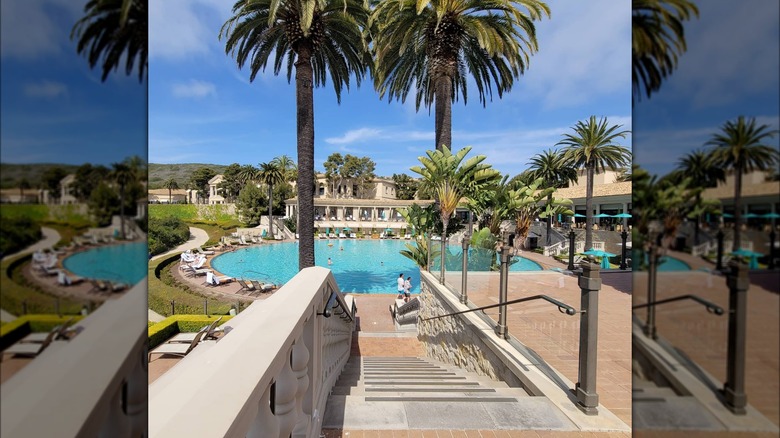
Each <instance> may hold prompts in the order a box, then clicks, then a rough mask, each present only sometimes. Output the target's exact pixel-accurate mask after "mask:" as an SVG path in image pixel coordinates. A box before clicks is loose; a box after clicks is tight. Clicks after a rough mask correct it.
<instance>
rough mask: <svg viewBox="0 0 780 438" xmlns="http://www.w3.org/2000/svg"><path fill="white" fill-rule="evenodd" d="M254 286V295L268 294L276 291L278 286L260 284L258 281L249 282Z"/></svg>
mask: <svg viewBox="0 0 780 438" xmlns="http://www.w3.org/2000/svg"><path fill="white" fill-rule="evenodd" d="M249 281H250V282H251V283H252V286H254V288H255V291H254V292H253V293H266V292H271V291H272V290H274V289H276V285H275V284H273V283H260V282H258V281H256V280H249ZM250 295H251V294H250Z"/></svg>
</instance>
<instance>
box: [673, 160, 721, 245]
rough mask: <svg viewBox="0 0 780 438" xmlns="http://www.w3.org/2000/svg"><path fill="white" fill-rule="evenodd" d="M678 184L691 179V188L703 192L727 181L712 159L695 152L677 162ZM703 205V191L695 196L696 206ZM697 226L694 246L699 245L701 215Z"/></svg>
mask: <svg viewBox="0 0 780 438" xmlns="http://www.w3.org/2000/svg"><path fill="white" fill-rule="evenodd" d="M675 173H676V174H677V175H676V176H677V177H676V178H675V179H676V180H677V182H681V181H682V180H683V179H685V178H689V179H690V181H691V184H690V185H691V187H699V188H701V189H702V190H703V189H705V188H707V187H714V186H715V185H716V184H717V183H718V181H724V180H725V179H726V173H725V172H724V171H723V169H722V168H721V167H719V166H716V165H715V164H714V163H713V160H712V157H711V156H710V155H709V154H707V153H706V152H704V151H703V150H694V151H692V152H689V153H687V154H685V155H683V156H682V158H680V159H679V160H677V169H676V171H675ZM701 204H702V199H701V190H699V191H698V192H697V193H696V195H695V203H694V205H695V206H700V205H701ZM694 219H695V224H694V227H695V228H694V230H693V244H694V245H698V244H699V228H700V221H701V215H700V214H697V215H696V216H695V218H694Z"/></svg>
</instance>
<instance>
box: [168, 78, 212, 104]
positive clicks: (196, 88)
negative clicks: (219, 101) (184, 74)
mask: <svg viewBox="0 0 780 438" xmlns="http://www.w3.org/2000/svg"><path fill="white" fill-rule="evenodd" d="M172 93H173V95H174V97H183V98H196V99H198V98H202V97H206V96H216V95H217V87H216V86H215V85H214V84H212V83H211V82H205V81H198V80H195V79H192V80H190V81H189V82H187V83H182V82H179V83H176V84H173V88H172Z"/></svg>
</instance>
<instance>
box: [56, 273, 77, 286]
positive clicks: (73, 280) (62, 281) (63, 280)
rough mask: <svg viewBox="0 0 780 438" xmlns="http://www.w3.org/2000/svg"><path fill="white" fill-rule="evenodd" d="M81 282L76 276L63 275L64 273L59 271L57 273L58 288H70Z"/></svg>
mask: <svg viewBox="0 0 780 438" xmlns="http://www.w3.org/2000/svg"><path fill="white" fill-rule="evenodd" d="M82 281H84V278H83V277H79V276H78V275H74V276H70V275H68V274H66V273H65V271H60V272H58V273H57V283H58V284H59V285H60V286H71V285H74V284H79V283H81V282H82Z"/></svg>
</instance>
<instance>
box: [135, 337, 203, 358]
mask: <svg viewBox="0 0 780 438" xmlns="http://www.w3.org/2000/svg"><path fill="white" fill-rule="evenodd" d="M205 334H206V329H202V330H201V331H199V332H198V333H196V334H195V337H193V338H192V341H191V342H190V343H189V344H186V343H178V342H174V343H165V344H162V345H160V346H159V347H157V348H155V349H154V350H152V351H150V352H149V359H148V361H147V362H151V361H152V355H153V354H170V355H173V356H181V357H184V356H186V355H187V354H188V353H189V352H190V351H192V349H193V348H195V347H196V346H197V345H198V343H199V342H200V340H201V338H202V337H203V335H205Z"/></svg>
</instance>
